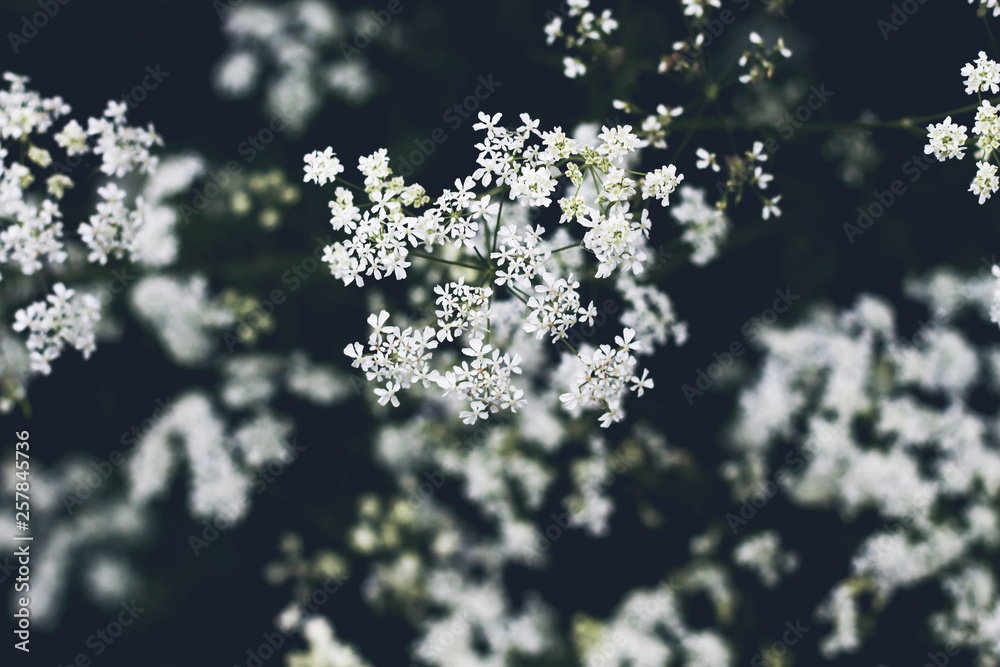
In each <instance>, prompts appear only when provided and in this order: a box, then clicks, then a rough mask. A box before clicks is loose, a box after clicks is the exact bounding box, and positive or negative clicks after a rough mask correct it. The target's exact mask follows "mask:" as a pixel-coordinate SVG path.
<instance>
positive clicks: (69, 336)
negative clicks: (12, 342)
mask: <svg viewBox="0 0 1000 667" xmlns="http://www.w3.org/2000/svg"><path fill="white" fill-rule="evenodd" d="M100 308H101V303H100V301H98V300H97V297H95V296H93V295H91V294H81V295H78V296H77V295H76V292H74V291H73V290H71V289H67V288H66V286H65V285H63V284H62V283H56V284H55V285H54V286H53V288H52V294H50V295H49V296H48V297H47V298H46V300H45V301H37V302H35V303H33V304H31V305H30V306H28V307H27V308H22V309H21V310H19V311H17V312H16V313H15V314H14V325H13V329H14V331H24V330H25V329H27V330H28V333H29V335H28V349H29V350H30V351H31V368H32V370H34V371H36V372H38V373H42V374H43V375H48V374H49V373H51V372H52V367H51V365H50V362H52V361H54V360H55V359H57V358H59V356H60V355H62V351H63V348H64V347H65V346H66V345H70V346H72V347H74V348H76V349H77V350H79V351H80V352H81V353H82V354H83V358H84V359H88V358H89V357H90V355H91V354H92V353H93V352H94V350H95V349H97V346H96V343H95V342H94V333H95V329H96V327H97V323H98V321H100V318H101V314H100Z"/></svg>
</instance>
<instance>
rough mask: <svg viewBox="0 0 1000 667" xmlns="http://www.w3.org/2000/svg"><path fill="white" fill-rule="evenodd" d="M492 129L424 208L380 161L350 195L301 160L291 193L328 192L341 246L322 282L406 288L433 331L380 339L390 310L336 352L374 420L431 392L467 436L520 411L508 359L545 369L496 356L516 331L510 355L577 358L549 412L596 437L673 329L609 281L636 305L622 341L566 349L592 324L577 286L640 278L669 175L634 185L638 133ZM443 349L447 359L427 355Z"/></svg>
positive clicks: (638, 294) (312, 159)
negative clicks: (548, 347) (370, 399)
mask: <svg viewBox="0 0 1000 667" xmlns="http://www.w3.org/2000/svg"><path fill="white" fill-rule="evenodd" d="M500 121H501V115H500V114H495V115H493V116H490V115H487V114H485V113H480V114H479V122H478V123H476V124H475V125H474V126H473V129H474V130H475V131H477V132H479V133H480V141H479V143H477V144H476V146H475V148H476V149H477V150H478V157H477V158H476V167H475V168H474V169H473V170H472V171H471V173H470V174H467V175H464V176H461V177H459V178H457V179H456V180H455V182H454V188H453V189H446V190H444V191H443V192H442V193H441V194H440V195H439V196H438V197H437V198H436V199H433V200H432V199H431V197H430V196H428V195H427V192H426V190H425V188H424V187H423V186H421V185H419V184H415V183H413V184H408V183H407V182H406V180H405V179H404V177H402V176H398V175H396V174H394V172H393V170H392V168H391V167H390V165H389V158H388V154H387V151H386V150H385V149H380V150H378V151H376V152H374V153H372V154H371V155H368V156H363V157H361V158H360V159H359V160H358V170H359V171H360V173H361V175H362V176H363V177H364V184H363V186H352V185H351V184H350V183H349V182H347V181H346V180H343V179H342V178H341V177H340V174H341V173H342V171H343V167H342V166H341V163H340V160H339V159H338V157H337V156H336V154H334V152H333V149H332V148H326V149H325V150H323V151H315V152H312V153H310V154H308V155H306V156H305V167H304V171H305V174H304V180H305V181H307V182H315V183H316V184H318V185H324V184H327V183H334V182H336V183H338V187H336V190H335V192H334V196H335V199H333V200H332V201H330V211H331V214H332V216H331V224H332V226H333V227H334V229H336V230H338V231H343V232H346V233H347V235H348V236H347V238H346V239H345V240H343V241H337V242H336V243H334V244H332V245H330V246H328V247H327V248H326V250H325V254H324V257H323V259H324V260H325V261H326V262H328V263H329V264H330V269H331V272H332V273H333V275H335V276H336V277H337V278H339V279H341V280H342V281H343V282H344V284H345V285H347V284H351V283H354V284H356V285H358V286H361V285H363V284H364V281H365V279H368V278H374V279H375V280H381V279H383V278H386V277H388V276H392V277H394V278H396V279H397V280H403V279H410V278H412V277H414V273H415V274H416V275H418V276H421V277H423V276H427V277H432V278H433V279H434V281H435V284H434V285H433V286H432V288H431V289H427V290H424V289H423V288H422V287H414V288H413V291H412V292H411V295H410V299H411V300H412V301H413V305H414V306H415V307H418V308H419V307H421V303H422V302H424V301H425V297H423V296H420V295H422V294H426V293H432V294H434V295H435V301H434V306H435V308H434V310H433V311H432V312H433V316H431V314H430V313H428V315H427V317H426V318H424V321H423V322H422V323H420V324H416V323H413V324H410V323H400V324H399V325H390V324H389V320H390V317H391V315H390V313H389V311H388V310H385V309H379V310H378V312H377V313H374V314H372V315H371V317H370V318H369V320H368V323H369V325H370V326H371V327H372V333H371V334H370V336H369V339H368V343H367V345H362V344H361V343H353V344H351V345H349V346H347V349H346V350H345V352H346V354H347V355H348V356H350V357H351V358H352V360H353V362H352V363H353V365H354V366H355V367H356V368H360V369H361V370H362V371H363V372H364V373H365V377H366V379H367V380H368V381H369V382H372V383H373V384H374V385H375V389H374V393H375V396H377V397H378V402H379V403H380V404H381V405H392V406H394V407H395V406H398V405H400V392H401V391H403V390H406V389H411V388H412V389H421V390H427V389H430V388H433V387H437V388H438V389H440V390H442V391H443V393H444V395H445V396H454V397H457V398H458V399H459V400H461V401H462V402H463V404H464V409H463V410H462V412H461V414H460V416H461V418H462V420H463V421H465V422H466V423H474V422H476V421H477V420H479V419H486V418H487V417H488V416H489V415H490V414H492V413H496V412H499V411H510V412H514V411H517V410H518V409H520V408H522V407H524V405H525V403H526V398H525V393H524V391H523V388H522V387H519V386H518V384H517V381H516V376H518V375H520V374H521V373H522V369H521V366H520V364H521V360H522V358H523V357H524V356H525V355H529V356H530V357H532V358H536V359H542V358H544V356H545V355H546V354H551V353H550V352H545V351H542V350H538V351H530V352H529V351H528V350H526V349H524V350H522V349H519V350H518V351H517V352H516V353H515V352H514V351H511V350H508V349H506V348H505V346H507V345H510V343H511V340H512V335H511V333H512V332H513V331H514V330H515V329H520V330H522V331H524V332H525V333H528V334H532V335H533V339H532V338H531V337H529V338H527V339H525V341H532V340H534V342H535V344H536V345H543V344H544V343H543V341H545V340H546V339H547V340H549V341H551V342H552V343H553V344H555V345H557V346H558V347H559V348H561V349H562V350H563V354H566V353H567V352H568V353H569V354H571V355H572V357H571V358H572V359H576V362H575V363H576V367H575V369H574V370H573V372H572V373H571V374H570V375H566V376H565V377H567V378H568V377H571V376H576V375H578V377H577V378H576V380H575V383H574V384H573V386H572V387H571V391H563V392H562V399H563V400H562V404H563V405H564V408H565V409H566V410H568V411H569V412H570V413H572V414H574V415H575V414H580V412H581V410H583V409H595V410H600V411H602V416H601V424H602V425H603V426H609V425H610V424H611V423H613V422H616V421H619V420H621V419H622V418H623V416H624V414H625V413H624V409H623V407H622V403H623V400H624V396H625V395H626V394H627V393H629V392H635V393H637V394H638V395H641V394H642V393H643V392H644V391H645V390H647V389H650V388H652V387H653V381H652V379H650V378H649V373H648V371H641V370H639V369H637V368H636V366H637V361H636V358H635V356H634V355H633V352H634V351H636V350H643V351H644V352H645V351H647V350H646V345H648V346H649V350H648V351H652V349H653V346H654V345H656V344H662V343H663V342H665V341H666V338H667V331H668V330H672V331H674V332H675V333H676V331H679V330H674V329H673V327H674V326H675V323H674V321H673V313H672V310H671V308H670V303H669V300H668V299H667V298H666V295H663V294H662V293H661V292H659V291H658V290H656V288H654V287H652V286H643V287H641V288H640V287H639V286H638V285H636V284H635V283H634V282H631V283H630V282H621V283H616V284H615V285H614V287H615V289H620V290H623V298H624V299H625V300H626V301H628V302H630V303H635V304H637V306H636V309H635V310H634V311H633V310H629V311H628V312H627V316H628V317H629V318H630V323H631V325H632V326H630V327H626V328H625V329H624V332H623V334H622V335H621V336H618V337H617V338H615V340H616V346H615V347H611V346H609V345H606V344H604V345H600V344H598V345H597V347H596V348H594V347H592V346H590V345H583V346H581V348H580V349H577V345H579V344H580V343H581V342H582V338H581V336H580V333H579V332H580V328H581V327H591V326H593V325H594V323H595V318H597V316H598V315H599V312H598V309H597V307H596V306H595V304H594V303H593V302H589V303H587V302H586V301H585V300H584V298H583V294H582V293H581V289H582V288H581V282H582V281H586V280H590V281H594V280H600V279H604V278H609V277H612V276H614V275H615V274H619V275H625V274H628V275H630V276H632V277H634V278H640V277H642V276H643V275H644V274H645V271H646V263H647V261H648V260H649V258H650V257H651V256H652V254H653V253H652V249H651V247H650V245H649V238H650V233H651V230H652V229H653V227H654V224H655V223H656V222H657V219H656V217H654V213H653V212H652V211H651V209H656V210H659V209H662V208H663V207H666V206H668V205H669V204H670V195H671V194H673V193H674V191H675V190H676V189H677V187H678V185H679V183H680V182H681V181H682V180H683V178H684V175H683V174H681V173H679V172H678V170H677V167H676V166H675V165H662V166H660V167H658V168H656V169H653V170H652V171H648V172H641V171H635V170H634V169H633V167H634V166H635V163H636V161H637V160H638V158H639V152H640V151H641V149H642V148H644V147H645V146H647V145H648V142H647V140H646V139H645V138H644V137H643V135H644V134H646V132H645V131H644V130H640V131H639V132H636V131H634V130H633V128H632V126H631V125H615V126H613V127H612V126H607V125H605V126H603V127H602V128H601V130H600V131H599V132H598V131H597V130H596V128H595V129H594V130H593V132H592V134H591V135H590V137H591V139H589V140H586V139H584V137H583V136H582V135H580V136H578V137H570V136H568V135H567V134H566V133H564V132H563V131H562V128H560V127H556V128H553V129H552V130H541V129H539V121H538V120H535V119H532V118H531V117H530V116H529V115H528V114H522V115H521V117H520V123H521V124H520V125H519V126H518V127H516V128H508V127H504V126H502V125H501V124H500ZM637 177H638V178H637ZM345 186H346V187H345ZM481 189H485V191H482V190H481ZM357 196H362V197H364V198H365V199H367V202H362V201H357V200H356V197H357ZM653 202H659V204H660V205H659V206H654V204H653ZM553 203H556V204H558V207H557V208H558V210H559V211H560V213H561V215H560V213H556V214H555V217H553V220H552V224H551V225H550V226H549V227H547V226H546V225H545V224H541V223H542V222H544V219H543V218H541V217H539V216H540V215H541V214H543V212H544V210H545V209H548V208H550V207H551V206H552V204H553ZM515 204H516V205H515ZM656 215H657V216H659V217H660V218H661V219H662V217H663V216H662V215H660V214H656ZM711 233H712V234H717V233H718V232H717V231H712V232H711ZM588 258H592V259H593V260H595V261H596V267H593V266H588V264H591V263H590V262H588V261H587V260H588ZM432 267H433V268H432ZM577 276H579V278H578V277H577ZM585 303H587V305H584V304H585ZM640 304H641V307H640ZM652 304H655V306H653V305H652ZM637 329H641V330H643V331H649V332H650V335H651V336H652V337H653V338H652V340H650V341H642V342H640V341H639V340H638V337H637V336H636V330H637ZM595 342H597V341H595ZM444 343H456V344H459V343H460V345H458V350H457V351H451V350H449V351H447V352H442V351H440V350H439V349H438V346H439V344H444ZM456 352H457V354H456ZM539 355H541V357H539Z"/></svg>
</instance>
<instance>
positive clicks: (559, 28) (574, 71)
mask: <svg viewBox="0 0 1000 667" xmlns="http://www.w3.org/2000/svg"><path fill="white" fill-rule="evenodd" d="M566 5H567V12H566V14H565V15H564V16H553V17H552V18H551V20H550V21H549V22H548V23H547V24H546V25H545V43H546V44H549V45H550V46H551V45H552V44H553V43H554V42H555V41H556V40H557V39H560V38H561V39H562V40H563V42H564V45H565V48H566V49H567V50H570V51H574V50H575V51H579V52H581V53H580V55H568V56H565V57H564V58H563V72H564V74H565V75H566V77H567V78H569V79H575V78H576V77H578V76H583V75H584V74H586V73H587V66H586V65H585V64H584V63H583V60H582V59H581V56H582V55H583V54H586V53H591V54H595V55H596V54H601V53H603V52H604V51H606V50H607V47H606V45H605V44H604V38H605V37H606V36H607V35H610V34H611V33H612V32H614V31H615V30H617V29H618V21H617V20H615V19H614V17H612V15H611V10H610V9H605V10H604V11H603V12H601V14H600V15H598V14H595V13H594V12H593V11H591V10H590V9H588V8H589V7H590V0H567V2H566ZM568 23H575V24H576V25H575V28H573V29H571V28H569V27H567V24H568Z"/></svg>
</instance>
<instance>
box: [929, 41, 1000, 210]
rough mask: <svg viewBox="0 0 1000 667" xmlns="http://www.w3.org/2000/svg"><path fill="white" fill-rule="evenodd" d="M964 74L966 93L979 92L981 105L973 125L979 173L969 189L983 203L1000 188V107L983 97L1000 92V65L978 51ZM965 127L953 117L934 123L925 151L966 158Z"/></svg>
mask: <svg viewBox="0 0 1000 667" xmlns="http://www.w3.org/2000/svg"><path fill="white" fill-rule="evenodd" d="M961 74H962V76H964V77H965V92H966V94H968V95H978V96H979V98H980V100H981V101H980V104H979V108H978V109H977V110H976V124H975V125H974V126H973V128H972V132H973V134H975V135H977V136H978V139H977V140H976V146H977V149H976V176H975V178H973V179H972V183H970V184H969V192H971V193H972V194H974V195H976V196H977V197H979V203H980V204H983V203H985V202H986V200H987V199H989V198H990V197H992V196H993V193H995V192H996V191H997V190H998V189H1000V177H998V176H997V164H996V159H995V158H996V156H995V151H996V150H997V148H998V147H1000V117H998V116H997V111H998V108H997V107H995V106H993V105H992V104H991V103H990V101H989V100H983V99H982V95H983V93H990V94H993V95H996V94H997V93H998V92H1000V64H998V63H997V62H995V61H993V60H991V59H990V58H988V57H987V56H986V52H985V51H980V52H979V57H978V58H977V59H976V60H975V61H973V62H971V63H966V64H965V66H964V67H962V71H961ZM966 129H967V128H966V126H965V125H958V124H955V123H953V122H952V120H951V116H948V117H947V118H945V119H944V122H943V123H931V124H930V125H928V126H927V145H926V146H924V153H926V154H928V155H929V154H931V153H933V154H934V156H935V157H936V158H937V159H938V160H940V161H944V160H947V159H949V158H958V159H959V160H961V159H962V158H963V157H965V152H964V151H965V148H966V146H965V143H966V141H967V140H968V135H967V134H966Z"/></svg>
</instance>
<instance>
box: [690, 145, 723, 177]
mask: <svg viewBox="0 0 1000 667" xmlns="http://www.w3.org/2000/svg"><path fill="white" fill-rule="evenodd" d="M694 153H695V155H697V156H698V161H697V162H695V165H694V166H695V168H696V169H708V168H710V167H711V169H712V171H715V172H717V171H719V169H721V167H720V166H719V163H718V162H716V159H715V153H709V152H708V151H707V150H705V149H704V148H699V149H698V150H696V151H695V152H694Z"/></svg>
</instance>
